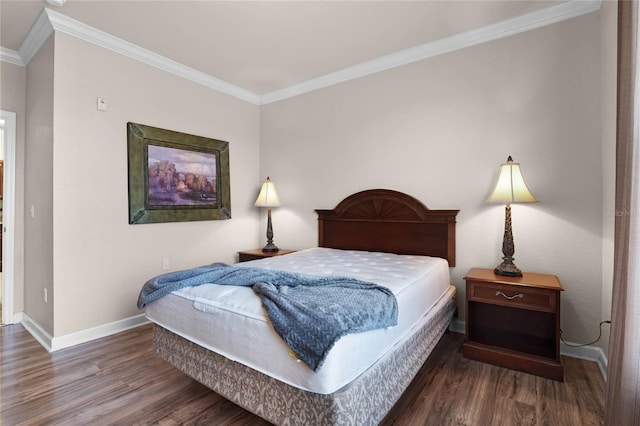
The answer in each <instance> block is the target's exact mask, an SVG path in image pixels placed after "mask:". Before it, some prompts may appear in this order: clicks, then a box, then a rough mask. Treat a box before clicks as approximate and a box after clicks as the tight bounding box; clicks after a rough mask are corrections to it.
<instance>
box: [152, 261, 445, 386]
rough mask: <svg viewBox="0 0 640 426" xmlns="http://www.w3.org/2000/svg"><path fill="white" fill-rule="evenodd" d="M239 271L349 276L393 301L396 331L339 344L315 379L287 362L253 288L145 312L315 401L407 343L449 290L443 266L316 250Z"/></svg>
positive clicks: (208, 292)
mask: <svg viewBox="0 0 640 426" xmlns="http://www.w3.org/2000/svg"><path fill="white" fill-rule="evenodd" d="M238 266H254V267H261V268H267V269H276V270H286V271H294V272H300V273H308V274H314V275H340V276H351V277H354V278H358V279H361V280H365V281H371V282H374V283H376V284H379V285H382V286H385V287H387V288H389V289H390V290H391V291H392V292H393V293H394V295H395V296H396V298H397V300H398V307H399V309H398V325H397V326H395V327H391V328H387V329H380V330H373V331H368V332H365V333H358V334H351V335H348V336H345V337H343V338H341V339H340V340H339V341H338V342H337V343H336V344H335V346H334V347H333V348H332V349H331V352H330V353H329V355H328V356H327V358H326V360H325V362H324V365H323V366H322V367H321V368H320V369H319V370H318V371H317V372H314V371H313V370H311V369H310V368H309V367H308V366H307V365H306V364H304V363H302V362H300V361H299V360H297V359H296V358H295V356H294V355H292V354H291V352H290V351H289V348H288V347H287V346H286V345H285V343H284V342H283V341H282V339H281V338H280V337H279V336H278V335H277V334H276V332H275V331H274V329H273V327H272V325H271V323H270V321H269V319H268V316H267V314H266V311H265V310H264V309H263V307H262V304H261V301H260V299H259V297H258V296H257V295H255V294H254V292H253V290H252V289H251V288H247V287H235V286H220V285H216V284H205V285H201V286H198V287H190V288H185V289H182V290H179V291H176V292H174V293H172V294H170V295H168V296H165V297H163V298H160V299H158V300H156V301H154V302H152V303H150V304H149V305H147V310H146V316H147V318H148V319H149V320H151V321H152V322H154V323H156V324H158V325H160V326H162V327H164V328H166V329H168V330H170V331H172V332H174V333H176V334H178V335H180V336H182V337H184V338H186V339H188V340H190V341H192V342H194V343H196V344H198V345H200V346H202V347H204V348H206V349H209V350H212V351H214V352H216V353H218V354H220V355H223V356H225V357H226V358H228V359H230V360H233V361H237V362H239V363H241V364H244V365H246V366H248V367H250V368H252V369H254V370H257V371H259V372H261V373H264V374H266V375H268V376H270V377H273V378H275V379H277V380H279V381H281V382H284V383H287V384H289V385H291V386H294V387H296V388H299V389H302V390H305V391H309V392H314V393H318V394H331V393H334V392H336V391H338V390H340V389H342V388H344V387H345V386H348V385H349V383H351V382H352V381H353V380H354V379H355V378H357V377H358V376H359V375H360V374H362V373H363V372H364V371H366V370H367V369H368V368H369V367H370V366H371V365H373V364H374V363H375V362H376V361H377V360H378V359H379V358H380V357H382V356H384V355H385V354H386V353H387V352H389V351H390V350H392V349H393V348H394V346H395V345H397V344H398V343H399V342H401V341H402V340H403V339H404V338H405V337H406V336H408V335H410V334H411V333H412V332H413V330H414V329H415V328H416V327H417V324H419V323H420V321H421V319H422V318H423V317H424V316H425V315H426V313H427V312H428V311H429V310H430V309H431V307H432V306H434V305H435V304H436V303H437V302H438V301H439V300H440V299H441V298H442V297H444V295H445V294H447V292H448V289H449V286H450V280H449V266H448V263H447V262H446V261H445V260H443V259H440V258H434V257H427V256H407V255H402V256H401V255H395V254H389V253H376V252H362V251H348V250H336V249H329V248H313V249H307V250H302V251H299V252H295V253H291V254H288V255H286V256H276V257H272V258H267V259H261V260H255V261H251V262H244V263H240V264H238Z"/></svg>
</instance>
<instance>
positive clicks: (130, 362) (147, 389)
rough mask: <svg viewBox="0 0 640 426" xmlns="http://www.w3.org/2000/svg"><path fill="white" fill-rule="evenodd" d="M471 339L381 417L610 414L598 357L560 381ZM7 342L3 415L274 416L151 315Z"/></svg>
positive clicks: (586, 418)
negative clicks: (65, 340) (81, 338)
mask: <svg viewBox="0 0 640 426" xmlns="http://www.w3.org/2000/svg"><path fill="white" fill-rule="evenodd" d="M463 339H464V336H463V335H460V334H455V333H451V334H447V335H445V336H444V337H443V338H442V340H441V341H440V343H439V344H438V345H437V346H436V348H435V350H434V352H433V353H432V354H431V356H430V357H429V359H428V360H427V362H426V363H425V364H424V365H423V366H422V368H421V369H420V371H419V372H418V374H417V375H416V377H415V379H414V380H413V382H412V383H411V385H410V386H409V388H408V389H407V391H406V392H405V393H404V394H403V395H402V397H401V398H400V399H399V400H398V401H397V403H396V405H395V406H394V407H393V409H392V410H391V411H390V412H389V414H388V415H387V416H386V417H385V419H384V420H383V421H382V422H381V425H383V426H391V425H395V426H417V425H467V426H472V425H482V426H484V425H578V424H579V425H601V424H603V412H604V408H603V407H604V381H603V379H602V376H601V375H600V372H599V370H598V367H597V366H596V365H595V363H593V362H588V361H583V360H579V359H574V358H563V362H564V366H565V382H564V383H561V382H555V381H553V380H549V379H543V378H541V377H537V376H532V375H529V374H525V373H520V372H517V371H513V370H508V369H505V368H500V367H496V366H493V365H489V364H484V363H481V362H477V361H470V360H467V359H466V358H464V357H463V356H462V353H461V350H460V347H461V344H462V341H463ZM0 345H1V346H0V365H1V370H0V424H2V425H86V424H91V425H92V426H93V425H97V426H100V425H105V426H106V425H162V426H177V425H224V426H256V425H257V426H265V425H268V424H269V423H268V422H266V421H265V420H263V419H260V418H259V417H257V416H255V415H253V414H252V413H250V412H248V411H245V410H243V409H242V408H240V407H238V406H237V405H235V404H233V403H231V402H229V401H227V400H226V399H224V398H222V397H220V396H219V395H217V394H216V393H214V392H213V391H211V390H209V389H208V388H206V387H205V386H203V385H201V384H199V383H197V382H196V381H194V380H193V379H191V378H190V377H188V376H186V375H184V374H182V373H181V372H179V371H178V370H176V369H175V368H173V367H172V366H170V365H168V364H166V363H164V362H163V361H161V360H159V359H158V358H156V357H155V356H154V354H153V351H152V348H151V345H152V334H151V326H150V325H145V326H142V327H138V328H135V329H132V330H128V331H126V332H123V333H119V334H117V335H114V336H110V337H106V338H103V339H99V340H96V341H93V342H89V343H85V344H82V345H78V346H75V347H73V348H67V349H63V350H60V351H56V352H54V353H52V354H50V353H48V352H47V351H45V350H44V349H43V348H42V347H41V346H40V345H39V344H38V343H37V342H36V341H35V340H34V339H33V338H32V337H31V335H30V334H29V333H28V332H27V331H26V330H25V329H24V328H23V327H22V326H21V325H11V326H5V327H2V328H1V329H0Z"/></svg>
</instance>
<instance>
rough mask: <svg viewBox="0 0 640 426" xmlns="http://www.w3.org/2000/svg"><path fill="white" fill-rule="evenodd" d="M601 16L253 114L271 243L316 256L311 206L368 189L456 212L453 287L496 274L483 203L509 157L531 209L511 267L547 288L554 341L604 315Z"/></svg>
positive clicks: (579, 332) (520, 214) (491, 209)
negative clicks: (267, 191) (555, 304)
mask: <svg viewBox="0 0 640 426" xmlns="http://www.w3.org/2000/svg"><path fill="white" fill-rule="evenodd" d="M599 22H600V21H599V13H593V14H589V15H586V16H583V17H580V18H575V19H572V20H569V21H566V22H563V23H560V24H555V25H551V26H548V27H544V28H541V29H538V30H534V31H530V32H527V33H523V34H519V35H516V36H512V37H509V38H505V39H500V40H497V41H493V42H490V43H485V44H482V45H478V46H475V47H473V48H467V49H463V50H459V51H456V52H452V53H449V54H446V55H442V56H439V57H435V58H431V59H428V60H425V61H421V62H419V63H415V64H412V65H408V66H404V67H401V68H397V69H393V70H389V71H386V72H383V73H379V74H375V75H371V76H369V77H365V78H361V79H358V80H354V81H350V82H347V83H343V84H340V85H336V86H333V87H329V88H326V89H323V90H319V91H316V92H312V93H308V94H305V95H302V96H298V97H295V98H291V99H288V100H285V101H280V102H277V103H273V104H269V105H266V106H264V107H263V109H262V127H261V162H260V164H261V171H262V175H265V176H266V175H270V176H271V178H272V180H273V181H274V182H275V183H276V184H277V185H278V190H279V193H280V197H281V200H282V203H283V207H281V208H279V209H277V210H274V214H273V221H274V226H275V227H276V231H275V232H276V237H277V243H278V245H279V246H280V247H285V248H293V249H297V248H302V247H308V246H313V245H315V244H317V233H316V215H315V214H314V212H313V210H314V209H316V208H332V207H334V206H335V205H336V203H337V202H339V201H340V200H341V199H343V198H344V197H345V196H347V195H349V194H351V193H354V192H356V191H359V190H363V189H369V188H390V189H396V190H400V191H403V192H406V193H408V194H410V195H413V196H415V197H416V198H418V199H420V200H422V201H423V202H425V203H426V204H427V206H428V207H430V208H433V209H460V213H459V216H458V227H457V231H458V232H457V259H458V264H457V266H456V267H455V268H453V269H452V280H453V283H454V284H455V285H456V287H457V288H458V291H459V296H458V297H459V303H458V306H459V307H460V308H461V311H462V312H461V317H462V319H463V318H464V305H463V303H462V301H463V300H464V291H463V277H464V274H465V273H466V272H467V271H468V270H469V268H471V267H474V266H480V267H494V266H495V265H497V264H498V263H499V262H500V257H501V243H502V231H503V226H504V207H502V206H494V205H488V204H486V203H485V202H484V200H485V199H486V197H487V196H488V194H489V192H490V190H491V189H492V186H493V185H494V182H495V178H496V176H497V170H498V165H499V164H500V163H503V162H504V161H505V160H506V158H507V156H508V155H512V156H513V158H514V160H515V161H519V162H521V163H522V169H523V173H524V176H525V179H526V181H527V183H528V185H529V188H530V189H531V191H532V192H533V193H534V195H535V196H536V197H537V198H538V199H539V200H540V203H539V204H535V205H514V206H513V230H514V236H515V246H516V253H515V259H516V264H517V265H518V266H519V267H520V268H521V269H522V270H524V271H531V272H540V273H551V274H556V275H558V276H559V278H560V280H561V281H562V283H563V285H564V287H565V290H566V291H565V292H564V294H563V297H562V302H563V304H562V311H563V312H562V327H563V329H564V332H565V334H564V336H565V337H566V338H567V339H569V340H572V341H576V342H585V341H589V340H590V339H592V338H593V336H594V333H597V326H598V323H599V321H600V319H601V311H602V268H603V258H602V255H603V246H602V244H603V243H602V233H603V225H602V206H603V201H602V198H603V194H602V190H603V168H602V144H601V135H602V129H601V119H600V114H601V112H602V111H601V109H600V102H601V97H602V95H601V84H600V73H601V65H600V54H601V52H600V49H601V40H600V31H599Z"/></svg>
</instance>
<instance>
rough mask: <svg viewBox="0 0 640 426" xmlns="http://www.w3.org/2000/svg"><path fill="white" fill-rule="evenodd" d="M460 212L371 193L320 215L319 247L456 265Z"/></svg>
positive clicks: (355, 196)
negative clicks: (436, 259) (412, 256)
mask: <svg viewBox="0 0 640 426" xmlns="http://www.w3.org/2000/svg"><path fill="white" fill-rule="evenodd" d="M458 212H459V210H429V209H428V208H427V207H426V206H425V205H424V204H422V203H421V202H420V201H418V200H416V199H415V198H413V197H411V196H410V195H407V194H404V193H402V192H398V191H392V190H389V189H370V190H367V191H362V192H358V193H356V194H353V195H350V196H348V197H347V198H345V199H344V200H342V201H341V202H340V203H339V204H338V205H337V206H336V207H335V208H334V209H333V210H316V213H318V245H319V246H320V247H330V248H337V249H344V250H365V251H381V252H386V253H397V254H418V255H424V256H435V257H441V258H443V259H447V260H448V262H449V266H452V267H453V266H455V264H456V215H457V214H458Z"/></svg>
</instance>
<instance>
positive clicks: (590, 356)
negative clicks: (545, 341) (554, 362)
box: [560, 342, 608, 382]
mask: <svg viewBox="0 0 640 426" xmlns="http://www.w3.org/2000/svg"><path fill="white" fill-rule="evenodd" d="M567 343H569V345H575V343H572V342H567ZM560 354H562V355H564V356H570V357H572V358H579V359H586V360H587V361H593V362H595V363H596V364H597V365H598V368H599V369H600V374H602V377H603V378H604V380H605V382H606V381H607V364H608V360H607V354H605V353H604V351H603V350H602V348H599V347H597V346H579V347H573V346H568V345H567V344H565V343H564V342H561V343H560Z"/></svg>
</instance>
